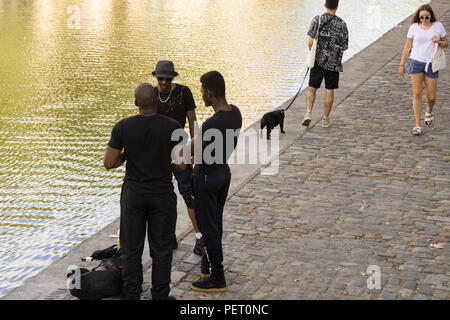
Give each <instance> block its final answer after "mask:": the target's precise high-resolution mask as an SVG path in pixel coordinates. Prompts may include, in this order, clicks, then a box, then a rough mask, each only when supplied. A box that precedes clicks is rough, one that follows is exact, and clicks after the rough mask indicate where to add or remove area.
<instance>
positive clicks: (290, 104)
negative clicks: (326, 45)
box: [284, 68, 309, 111]
mask: <svg viewBox="0 0 450 320" xmlns="http://www.w3.org/2000/svg"><path fill="white" fill-rule="evenodd" d="M308 72H309V68H308V70H306V74H305V77H304V78H303V82H302V85H301V86H300V89H298V92H297V94H296V95H295V97H294V99H292V101H291V103H289V105H288V107H287V108H286V109H284V111H288V110H289V108H290V107H291V106H292V104H293V103H294V101H295V99H297V96H298V94H299V93H300V91H302V88H303V84H304V83H305V80H306V77H307V76H308Z"/></svg>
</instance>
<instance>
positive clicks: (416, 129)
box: [412, 127, 422, 136]
mask: <svg viewBox="0 0 450 320" xmlns="http://www.w3.org/2000/svg"><path fill="white" fill-rule="evenodd" d="M412 134H413V135H415V136H420V135H421V134H422V128H421V127H414V129H413V131H412Z"/></svg>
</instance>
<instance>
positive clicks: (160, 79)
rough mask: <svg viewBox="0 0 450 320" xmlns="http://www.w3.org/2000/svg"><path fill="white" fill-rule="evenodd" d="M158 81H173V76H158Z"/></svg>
mask: <svg viewBox="0 0 450 320" xmlns="http://www.w3.org/2000/svg"><path fill="white" fill-rule="evenodd" d="M157 79H158V81H164V80H166V81H167V82H172V80H173V78H157Z"/></svg>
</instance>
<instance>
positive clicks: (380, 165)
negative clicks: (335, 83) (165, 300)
mask: <svg viewBox="0 0 450 320" xmlns="http://www.w3.org/2000/svg"><path fill="white" fill-rule="evenodd" d="M442 20H444V24H445V25H447V26H449V25H450V13H447V15H446V16H445V18H444V19H442ZM399 61H400V57H399V56H398V57H396V58H395V59H394V60H393V61H391V62H390V63H388V64H387V65H386V66H384V67H383V68H382V69H381V70H380V71H379V72H377V73H376V74H375V75H374V76H373V77H371V78H370V79H369V80H368V81H367V82H366V83H365V84H364V85H363V86H361V87H360V88H359V89H358V90H357V91H356V92H355V93H354V94H353V95H352V96H350V97H349V98H348V99H347V100H345V101H344V102H343V103H342V104H341V105H340V106H339V107H338V108H336V109H335V110H334V112H333V113H332V115H331V116H332V120H334V123H333V125H332V126H331V127H330V128H327V129H324V128H322V127H321V125H320V123H319V125H317V126H316V127H314V128H313V129H312V130H311V131H310V132H308V133H307V134H306V135H304V136H303V137H302V138H301V139H299V140H298V141H296V142H295V143H294V144H293V145H292V146H291V147H290V148H289V149H288V150H287V151H286V152H285V153H283V154H282V155H281V156H280V168H279V173H278V174H277V175H275V176H257V177H256V178H255V179H253V180H252V181H250V182H249V183H248V184H247V185H246V186H245V187H244V188H243V189H241V190H240V191H239V192H238V193H237V194H236V195H235V196H233V197H232V198H231V199H230V200H229V201H228V203H227V205H226V208H225V214H224V237H223V246H224V256H225V261H224V266H225V268H226V279H227V282H228V290H227V291H226V292H224V293H214V294H204V293H197V292H195V291H192V290H191V289H190V284H191V282H192V281H195V280H197V279H198V277H199V274H200V267H199V264H198V259H193V258H195V256H192V255H191V249H192V246H193V243H194V236H193V234H191V235H188V236H187V237H185V238H184V239H183V240H182V241H181V242H180V244H179V248H178V249H177V250H175V251H174V265H173V269H172V270H173V273H172V282H173V288H172V290H171V295H174V296H176V297H177V299H243V300H247V299H430V298H432V299H449V291H450V268H449V264H450V263H449V262H450V243H449V242H450V241H449V238H450V236H449V229H450V217H449V212H450V189H449V186H450V177H449V171H450V166H449V161H450V154H449V150H450V140H449V137H450V130H449V128H448V125H449V124H450V121H449V120H450V110H449V107H450V102H449V101H450V69H446V70H445V71H443V72H441V79H439V81H438V101H437V104H436V107H435V121H434V123H433V125H432V126H431V128H428V127H427V128H423V129H424V134H423V136H420V137H415V136H412V135H411V133H410V132H411V130H412V128H413V127H414V116H413V110H412V90H411V88H410V81H409V78H408V77H405V78H402V77H400V76H399V75H398V73H397V69H398V65H399ZM424 108H425V100H424ZM320 112H322V105H320V104H318V103H317V102H316V106H315V109H314V113H315V114H316V113H319V114H320ZM423 113H424V111H423ZM371 265H375V266H379V267H380V269H381V289H379V290H377V289H372V290H369V289H368V286H367V279H368V277H369V275H368V273H367V272H368V271H367V268H368V267H369V266H371ZM144 280H145V288H148V287H149V285H150V283H149V281H150V280H151V270H147V271H146V273H145V275H144ZM148 291H149V290H147V292H145V293H144V294H143V298H149V293H148Z"/></svg>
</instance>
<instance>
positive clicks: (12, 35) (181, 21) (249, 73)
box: [0, 0, 421, 296]
mask: <svg viewBox="0 0 450 320" xmlns="http://www.w3.org/2000/svg"><path fill="white" fill-rule="evenodd" d="M341 2H342V3H341V8H340V9H339V12H338V14H339V15H340V16H341V17H343V18H344V19H345V20H346V21H347V23H348V26H349V30H350V49H349V51H347V52H346V55H345V58H349V57H350V56H351V55H353V54H355V53H356V52H358V51H359V50H361V49H362V48H364V47H365V46H367V45H369V44H370V43H371V42H372V41H374V40H376V39H377V38H378V37H379V36H380V35H382V34H383V33H384V32H386V31H387V30H389V29H390V28H391V27H392V26H394V25H395V24H396V23H397V22H399V21H400V20H402V19H403V18H404V17H405V16H407V15H409V14H410V13H411V12H412V11H413V10H414V9H415V8H416V7H417V6H418V5H419V4H420V3H421V1H417V0H401V1H395V2H392V1H382V0H379V1H370V0H359V1H356V0H355V1H341ZM317 3H318V2H317V1H313V0H310V1H293V0H283V1H280V0H227V1H223V0H102V1H98V0H84V1H82V0H78V1H76V0H75V1H74V0H58V1H56V0H35V1H32V0H28V1H26V0H24V1H13V0H0V145H1V148H0V241H1V243H2V246H1V247H0V296H1V295H3V294H5V293H6V292H8V291H9V290H10V289H11V288H13V287H15V286H17V285H19V284H20V283H21V282H23V281H24V280H26V279H27V278H29V277H31V276H33V275H34V274H35V273H36V272H38V271H39V270H41V269H42V268H43V267H45V266H47V265H48V264H49V263H50V262H51V261H53V260H55V259H57V258H58V257H60V256H61V255H62V254H63V253H65V252H67V251H68V250H70V249H71V248H72V247H73V246H75V245H76V244H78V243H80V242H81V241H82V240H83V239H85V238H86V237H88V236H89V235H91V234H92V233H94V232H96V231H98V230H99V229H101V228H102V227H104V226H105V225H106V224H108V223H109V222H111V221H112V220H114V219H115V218H117V217H118V215H119V203H118V200H119V187H120V185H121V178H122V177H123V169H121V170H118V171H115V172H110V173H108V174H106V173H105V171H104V169H103V168H102V157H103V150H104V147H105V144H106V142H107V141H108V138H109V134H110V130H111V128H112V125H113V124H114V123H115V122H116V121H117V120H119V119H121V118H123V117H127V116H130V115H132V114H134V113H135V112H136V108H135V107H134V105H133V101H134V98H133V93H134V88H135V87H136V86H137V85H138V84H139V83H141V82H144V81H150V82H152V83H155V81H154V79H153V78H152V77H151V75H150V74H151V72H152V71H153V70H154V67H155V64H156V62H157V61H158V60H160V59H170V60H173V61H174V62H175V66H176V69H177V71H178V72H179V73H180V76H179V78H177V81H178V82H179V83H182V84H185V85H188V86H189V87H190V88H191V89H192V92H193V94H194V98H195V100H196V102H197V105H198V109H197V113H198V117H199V118H200V120H201V121H202V120H204V119H205V118H206V117H207V116H209V115H210V114H211V110H210V109H208V108H205V107H204V106H203V103H202V101H201V95H200V90H199V87H200V82H199V78H200V76H201V75H202V74H203V73H204V72H206V71H209V70H213V69H215V70H219V71H221V72H222V73H223V74H224V76H225V79H226V81H227V94H228V97H229V100H230V102H232V103H235V104H236V105H238V106H239V107H240V108H241V110H242V111H243V115H244V125H245V126H248V125H249V124H251V123H252V122H253V121H254V120H256V119H257V118H259V117H260V116H261V115H262V114H263V113H264V112H266V111H267V110H270V109H273V108H274V107H277V106H278V105H280V104H281V103H282V102H283V101H285V100H287V99H289V98H290V97H291V96H292V95H293V94H295V92H296V91H297V89H298V84H299V82H300V80H301V78H302V76H303V75H304V72H305V68H304V58H305V54H306V31H307V28H308V27H309V23H310V21H311V19H312V17H313V16H314V15H316V14H318V13H321V12H323V6H322V5H317ZM71 5H77V6H78V7H79V8H80V18H81V20H80V27H81V28H80V29H69V28H68V27H67V18H68V17H69V14H68V13H67V8H68V7H69V6H71ZM373 6H376V8H378V9H377V10H379V12H381V13H382V15H383V25H380V26H377V27H375V28H372V27H370V26H369V25H368V24H367V16H366V15H364V14H357V15H355V12H358V13H367V12H368V8H370V7H373Z"/></svg>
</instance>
